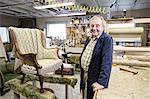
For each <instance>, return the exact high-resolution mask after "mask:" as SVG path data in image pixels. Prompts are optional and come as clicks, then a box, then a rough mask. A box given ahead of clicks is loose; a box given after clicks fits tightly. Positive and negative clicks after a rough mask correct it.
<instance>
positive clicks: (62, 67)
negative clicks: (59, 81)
mask: <svg viewBox="0 0 150 99" xmlns="http://www.w3.org/2000/svg"><path fill="white" fill-rule="evenodd" d="M63 69H64V66H63V64H62V65H61V77H63Z"/></svg>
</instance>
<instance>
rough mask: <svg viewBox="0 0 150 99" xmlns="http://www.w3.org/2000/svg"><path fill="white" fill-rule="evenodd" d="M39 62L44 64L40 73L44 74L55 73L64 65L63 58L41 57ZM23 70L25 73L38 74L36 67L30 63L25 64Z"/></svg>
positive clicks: (41, 64)
mask: <svg viewBox="0 0 150 99" xmlns="http://www.w3.org/2000/svg"><path fill="white" fill-rule="evenodd" d="M37 62H38V64H39V65H40V66H42V68H41V69H39V74H40V75H43V76H44V75H46V74H47V73H54V72H55V71H56V70H57V69H58V68H59V67H60V66H61V65H62V60H61V59H40V60H37ZM21 71H22V72H23V73H25V74H37V72H36V69H35V67H33V66H29V65H23V66H22V67H21Z"/></svg>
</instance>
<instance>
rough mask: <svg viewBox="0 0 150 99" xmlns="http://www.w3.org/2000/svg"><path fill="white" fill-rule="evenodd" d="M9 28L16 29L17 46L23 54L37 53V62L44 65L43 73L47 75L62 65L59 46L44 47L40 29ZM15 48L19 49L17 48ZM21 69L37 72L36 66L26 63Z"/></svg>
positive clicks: (40, 70) (16, 66)
mask: <svg viewBox="0 0 150 99" xmlns="http://www.w3.org/2000/svg"><path fill="white" fill-rule="evenodd" d="M9 29H10V30H13V31H14V32H13V33H14V35H15V37H16V42H17V46H18V48H19V50H20V52H21V53H22V54H29V53H34V54H37V55H36V59H37V62H38V64H39V65H40V66H42V69H39V72H40V74H41V75H45V74H46V73H50V72H55V70H56V69H58V68H59V67H60V66H61V65H62V63H63V62H62V60H60V59H59V58H58V55H57V50H58V49H57V48H55V49H54V48H53V49H46V48H44V46H43V44H42V43H43V41H42V31H40V30H38V29H29V28H15V27H10V28H9ZM14 50H15V51H17V50H16V49H14ZM15 51H14V52H15ZM15 58H17V57H15ZM15 63H16V62H15ZM19 66H20V65H15V69H17V68H18V67H19ZM21 70H22V72H24V73H32V74H35V72H36V69H35V67H34V66H29V65H26V64H23V65H22V67H21ZM36 73H37V72H36Z"/></svg>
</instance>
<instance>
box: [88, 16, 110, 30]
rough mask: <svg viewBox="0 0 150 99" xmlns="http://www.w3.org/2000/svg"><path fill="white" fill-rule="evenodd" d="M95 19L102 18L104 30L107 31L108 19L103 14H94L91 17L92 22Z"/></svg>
mask: <svg viewBox="0 0 150 99" xmlns="http://www.w3.org/2000/svg"><path fill="white" fill-rule="evenodd" d="M93 20H100V21H101V23H102V26H103V28H104V32H107V30H108V29H107V23H106V21H105V20H104V18H103V17H102V16H100V15H95V16H93V17H92V18H91V19H90V23H91V22H92V21H93Z"/></svg>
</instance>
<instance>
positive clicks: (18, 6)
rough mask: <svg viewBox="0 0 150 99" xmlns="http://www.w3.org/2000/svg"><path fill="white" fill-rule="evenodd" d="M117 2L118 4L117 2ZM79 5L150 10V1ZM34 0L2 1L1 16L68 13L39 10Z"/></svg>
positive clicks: (101, 0)
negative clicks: (35, 6) (35, 7)
mask: <svg viewBox="0 0 150 99" xmlns="http://www.w3.org/2000/svg"><path fill="white" fill-rule="evenodd" d="M115 1H116V2H115ZM76 3H77V4H78V5H85V6H89V7H90V6H95V7H96V6H98V7H105V8H110V6H111V5H112V4H113V3H114V5H113V6H112V7H111V11H121V10H123V9H124V8H125V9H126V10H135V9H143V8H150V0H76ZM33 6H34V0H0V14H2V15H8V16H16V17H29V18H31V17H50V16H55V15H56V14H58V13H63V12H68V11H67V10H65V9H62V8H55V9H52V8H51V9H44V10H37V9H34V8H33Z"/></svg>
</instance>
